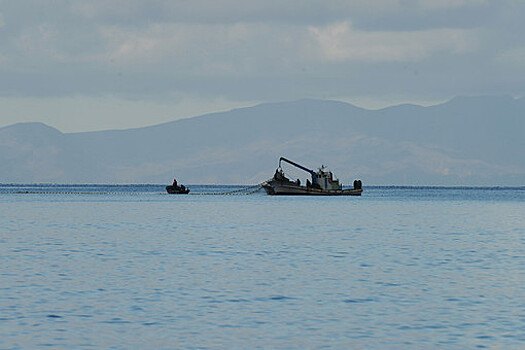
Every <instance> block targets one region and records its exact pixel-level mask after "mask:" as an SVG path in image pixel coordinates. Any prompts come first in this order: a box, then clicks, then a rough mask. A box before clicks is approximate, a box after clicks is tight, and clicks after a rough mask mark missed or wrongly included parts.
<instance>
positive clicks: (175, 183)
mask: <svg viewBox="0 0 525 350" xmlns="http://www.w3.org/2000/svg"><path fill="white" fill-rule="evenodd" d="M173 187H175V188H177V179H173Z"/></svg>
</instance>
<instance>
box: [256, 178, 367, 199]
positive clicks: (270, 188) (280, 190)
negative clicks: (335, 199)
mask: <svg viewBox="0 0 525 350" xmlns="http://www.w3.org/2000/svg"><path fill="white" fill-rule="evenodd" d="M263 188H264V189H265V191H266V193H268V194H269V195H272V196H279V195H282V196H360V195H361V193H362V192H363V190H362V189H361V188H359V189H357V188H354V189H352V188H350V189H344V190H322V189H319V188H314V187H306V186H299V185H297V184H295V183H293V182H288V183H282V182H278V181H275V180H271V181H268V182H267V183H266V184H264V185H263Z"/></svg>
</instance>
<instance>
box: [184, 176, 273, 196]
mask: <svg viewBox="0 0 525 350" xmlns="http://www.w3.org/2000/svg"><path fill="white" fill-rule="evenodd" d="M268 181H269V180H265V181H263V182H260V183H258V184H257V185H253V186H248V187H243V188H240V189H237V190H233V191H229V192H190V193H188V194H191V195H193V196H228V195H229V196H232V195H236V196H246V195H250V194H254V193H257V192H259V191H260V190H261V188H262V187H263V185H264V184H265V183H267V182H268Z"/></svg>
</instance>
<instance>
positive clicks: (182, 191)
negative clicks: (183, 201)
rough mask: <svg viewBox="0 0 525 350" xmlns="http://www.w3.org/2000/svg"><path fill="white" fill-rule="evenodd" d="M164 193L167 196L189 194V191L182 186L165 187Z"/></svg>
mask: <svg viewBox="0 0 525 350" xmlns="http://www.w3.org/2000/svg"><path fill="white" fill-rule="evenodd" d="M166 191H167V192H168V193H169V194H188V193H190V189H189V188H186V187H185V186H184V185H180V186H177V185H169V186H166Z"/></svg>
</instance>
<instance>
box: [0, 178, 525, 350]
mask: <svg viewBox="0 0 525 350" xmlns="http://www.w3.org/2000/svg"><path fill="white" fill-rule="evenodd" d="M188 187H189V188H190V190H191V192H190V194H189V195H168V194H167V193H166V191H165V189H164V186H163V185H82V184H80V185H49V184H31V185H19V184H3V185H0V349H39V348H45V349H83V348H85V349H477V348H488V349H525V187H515V188H508V187H491V188H488V187H486V188H485V187H399V186H392V187H387V186H376V187H373V186H368V187H367V186H364V187H363V188H364V192H363V195H362V196H360V197H293V196H268V195H266V194H265V193H264V192H261V191H256V192H254V191H253V188H252V189H250V190H249V191H244V190H243V186H199V185H193V186H192V185H190V186H188ZM255 189H256V188H255Z"/></svg>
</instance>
